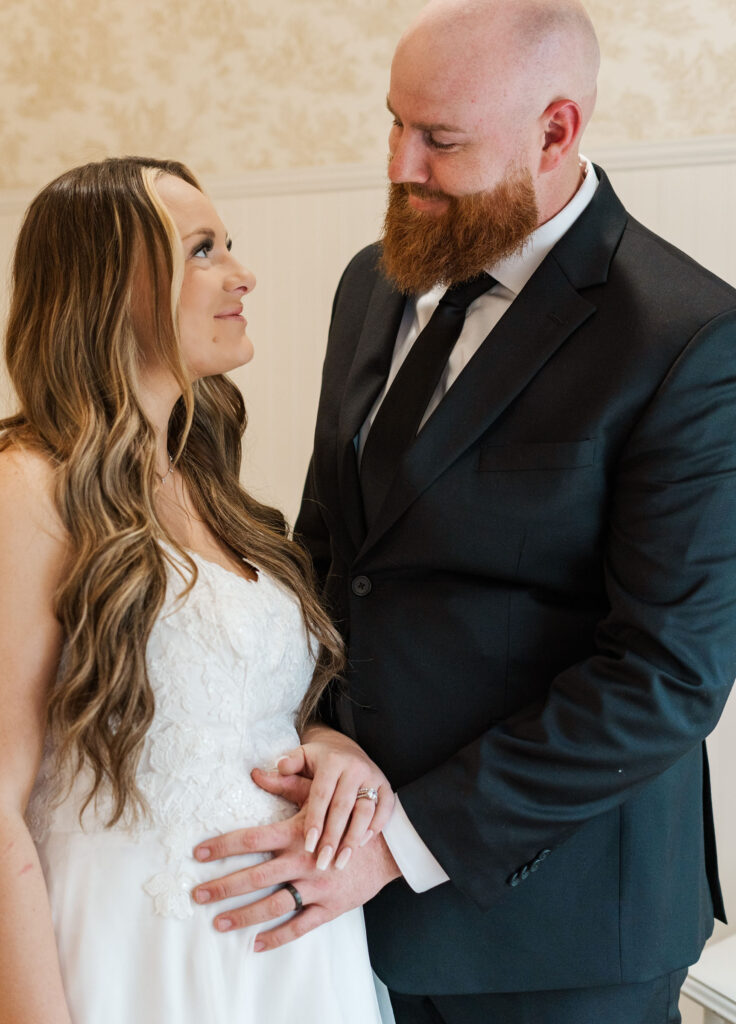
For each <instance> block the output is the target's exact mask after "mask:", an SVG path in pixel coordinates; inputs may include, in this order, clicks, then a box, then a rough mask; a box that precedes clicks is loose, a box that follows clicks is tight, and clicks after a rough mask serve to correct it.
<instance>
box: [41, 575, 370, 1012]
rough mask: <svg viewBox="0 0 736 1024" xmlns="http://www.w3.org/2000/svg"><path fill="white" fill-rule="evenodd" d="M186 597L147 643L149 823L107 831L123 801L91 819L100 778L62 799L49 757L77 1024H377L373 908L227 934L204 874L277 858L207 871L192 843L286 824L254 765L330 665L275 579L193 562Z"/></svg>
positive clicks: (52, 826)
mask: <svg viewBox="0 0 736 1024" xmlns="http://www.w3.org/2000/svg"><path fill="white" fill-rule="evenodd" d="M194 558H195V561H196V564H197V567H198V570H199V577H198V580H197V582H196V583H195V585H194V587H193V589H192V591H191V592H190V593H189V595H188V596H187V598H186V599H184V600H183V601H182V600H178V598H177V595H178V594H179V593H180V592H181V590H182V589H183V583H182V580H181V578H180V576H179V574H178V573H177V572H176V571H175V570H173V569H169V587H168V593H167V597H166V601H165V605H164V607H163V609H162V611H161V614H160V615H159V617H158V619H157V621H156V623H155V625H154V628H153V631H152V633H151V637H150V640H149V643H148V648H147V652H146V658H147V665H148V673H149V679H150V682H151V686H152V688H153V692H154V695H155V702H156V711H155V715H154V719H153V722H152V725H151V727H150V729H149V731H148V734H147V736H146V739H145V746H144V750H143V756H142V758H141V762H140V766H139V769H138V776H137V779H138V784H139V786H140V789H141V791H142V792H143V794H144V795H145V797H146V799H147V801H148V805H149V808H150V816H149V819H148V820H144V821H142V822H139V823H137V824H130V823H128V824H119V825H116V826H115V827H114V828H111V829H106V828H105V827H104V822H105V820H106V816H107V814H108V812H109V803H107V801H106V800H101V801H98V802H97V804H96V806H94V807H92V806H91V807H89V808H88V809H87V810H86V812H85V814H84V816H83V819H82V825H80V821H79V810H80V807H81V804H82V801H83V796H84V794H85V792H86V784H87V781H88V780H86V779H85V778H79V779H78V780H77V781H76V782H75V784H74V785H73V788H72V790H71V792H70V793H69V794H68V795H66V796H64V797H63V799H62V800H61V802H60V803H59V802H58V797H56V796H55V794H56V793H57V787H56V786H55V785H54V783H53V780H52V779H51V777H50V776H51V772H50V756H51V752H50V751H47V753H46V755H45V757H44V762H43V764H42V767H41V772H40V774H39V777H38V779H37V781H36V785H35V788H34V792H33V795H32V798H31V802H30V804H29V810H28V823H29V827H30V829H31V832H32V834H33V836H34V839H35V840H36V844H37V847H38V850H39V853H40V857H41V863H42V866H43V870H44V874H45V877H46V883H47V886H48V891H49V899H50V902H51V910H52V915H53V921H54V928H55V931H56V938H57V944H58V948H59V957H60V961H61V971H62V975H63V980H64V985H65V990H66V993H67V999H68V1003H69V1008H70V1011H71V1015H72V1019H73V1021H74V1024H282V1022H283V1024H287V1022H289V1024H291V1022H295V1021H298V1022H299V1024H378V1022H380V1020H381V1017H380V1014H379V1010H378V1005H377V1001H376V994H375V988H374V984H373V977H372V972H371V969H370V965H369V962H368V953H367V949H366V943H365V932H364V927H363V917H362V911H360V910H354V911H351V912H350V913H348V914H345V915H343V916H342V917H339V918H337V919H336V920H334V921H332V922H330V923H329V924H326V925H323V926H322V927H321V928H318V929H316V930H315V931H312V932H310V933H309V934H307V935H306V936H304V937H302V938H301V939H299V940H297V941H296V942H293V943H289V944H287V945H286V946H283V947H281V948H279V949H277V950H273V951H269V952H263V953H255V952H254V950H253V943H254V938H255V935H256V933H257V932H258V931H259V930H261V929H262V928H265V927H267V926H263V925H261V926H258V927H252V928H249V929H244V930H240V931H234V932H230V933H224V934H220V933H218V932H216V931H215V929H214V927H213V925H212V921H213V918H214V916H215V914H217V913H220V912H222V911H224V910H226V909H228V908H230V907H237V906H242V905H243V903H245V902H246V899H244V898H243V897H239V898H235V899H231V900H227V901H223V902H221V903H218V904H215V905H212V906H203V907H202V906H197V905H195V904H194V903H193V902H192V900H191V898H190V891H191V889H192V887H193V886H194V885H195V884H198V883H201V882H204V881H206V880H207V879H210V878H213V877H218V876H220V875H223V874H225V873H230V872H232V871H235V870H237V869H239V868H241V867H245V866H247V865H249V864H253V863H255V862H257V861H258V860H262V859H263V858H262V857H260V856H258V855H252V854H251V855H242V856H238V857H233V858H230V859H229V860H227V861H221V862H219V863H216V864H209V865H205V864H200V863H198V862H197V861H195V860H194V858H193V857H192V847H193V846H194V845H195V844H196V843H198V842H200V841H202V840H203V839H206V838H207V837H209V836H212V835H214V834H216V833H219V832H228V831H231V830H232V829H235V828H242V827H244V826H247V825H258V824H263V823H266V822H273V821H276V820H279V819H283V818H286V817H288V816H290V815H291V814H293V813H294V808H293V806H292V805H291V804H289V803H287V802H286V801H285V800H283V799H281V798H279V797H274V796H272V795H270V794H268V793H265V792H264V791H263V790H261V789H259V788H258V787H257V786H256V785H255V784H254V783H253V782H252V780H251V778H250V771H251V769H252V768H253V767H254V766H260V767H267V766H272V765H273V764H274V762H275V760H276V758H277V757H278V756H279V755H281V754H282V753H284V752H285V751H286V750H289V749H290V748H292V747H294V746H296V745H297V744H298V738H297V734H296V732H295V730H294V725H293V722H294V716H295V712H296V709H297V708H298V706H299V703H300V701H301V698H302V696H303V694H304V691H305V689H306V687H307V684H308V682H309V679H310V677H311V675H312V669H313V661H312V655H311V653H310V650H309V645H308V643H307V638H306V633H305V630H304V626H303V624H302V618H301V614H300V611H299V608H298V605H297V602H296V600H295V599H294V597H293V596H291V595H290V594H288V593H287V592H286V591H285V589H284V588H282V587H281V586H280V585H279V584H277V583H276V582H275V581H274V580H273V579H271V578H270V577H269V576H268V575H267V574H266V573H264V572H261V573H260V574H259V579H258V580H257V582H249V581H248V580H246V579H245V578H244V577H241V576H238V575H236V574H235V573H234V572H230V571H229V570H227V569H225V568H223V567H221V566H219V565H216V564H215V563H212V562H208V561H206V560H205V559H202V558H200V557H199V556H194Z"/></svg>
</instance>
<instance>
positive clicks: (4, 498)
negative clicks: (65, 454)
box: [0, 445, 66, 543]
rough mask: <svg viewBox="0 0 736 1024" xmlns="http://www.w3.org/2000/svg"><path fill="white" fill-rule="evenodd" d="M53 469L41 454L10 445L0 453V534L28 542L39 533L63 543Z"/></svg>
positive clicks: (54, 471)
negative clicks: (5, 532) (55, 498)
mask: <svg viewBox="0 0 736 1024" xmlns="http://www.w3.org/2000/svg"><path fill="white" fill-rule="evenodd" d="M56 472H57V471H56V467H55V466H54V464H53V463H52V462H51V460H50V459H49V458H48V457H47V456H46V455H44V454H43V453H42V452H40V451H37V450H35V449H33V448H28V447H25V446H22V447H21V446H19V445H10V446H8V447H7V448H5V449H4V450H2V451H0V531H2V530H6V531H9V532H10V533H12V534H13V535H14V536H15V537H16V539H18V538H20V537H25V538H27V539H28V540H29V541H30V540H31V539H32V538H33V537H34V536H37V535H38V534H39V533H42V534H44V535H47V536H48V537H49V539H52V540H55V541H57V542H60V543H65V541H66V531H65V529H64V527H63V525H62V523H61V520H60V518H59V514H58V512H57V510H56V504H55V501H54V490H55V486H56Z"/></svg>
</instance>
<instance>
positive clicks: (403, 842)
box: [356, 156, 598, 892]
mask: <svg viewBox="0 0 736 1024" xmlns="http://www.w3.org/2000/svg"><path fill="white" fill-rule="evenodd" d="M581 166H582V167H583V170H584V177H583V180H582V183H581V185H580V187H579V189H578V190H577V192H576V193H575V195H574V196H573V197H572V199H571V200H570V202H569V203H568V204H567V206H565V207H564V208H563V209H562V210H560V212H559V213H558V214H557V215H556V216H555V217H553V218H552V219H551V220H548V221H547V222H546V223H545V224H542V225H541V226H540V227H538V228H537V229H536V231H534V232H533V233H532V234H531V235H530V237H529V239H528V240H527V242H526V243H525V244H524V248H523V249H522V251H521V252H519V253H517V254H516V255H514V256H510V257H509V258H508V259H505V260H501V261H500V262H499V263H496V264H495V266H492V267H487V268H486V270H487V271H488V273H489V274H491V275H492V276H493V277H494V278H495V279H496V281H497V282H498V283H497V284H495V285H494V286H493V288H491V289H490V291H488V292H485V294H483V295H481V296H480V297H479V298H477V299H476V300H475V302H473V303H471V305H470V306H469V307H468V311H467V314H466V317H465V323H464V325H463V329H462V331H461V333H460V337H459V338H458V340H457V342H456V343H455V345H454V347H453V349H452V351H451V352H450V356H449V358H448V360H447V366H446V367H445V370H444V372H443V374H442V377H441V379H440V382H439V384H438V385H437V389H436V391H435V392H434V394H433V396H432V398H431V400H430V402H429V405H428V406H427V411H426V413H425V414H424V418H423V420H422V422H421V424H420V426H419V429H420V430H421V429H422V427H423V426H424V424H425V423H426V421H427V420H428V419H429V417H430V416H431V415H432V413H433V412H434V410H435V409H436V408H437V406H438V405H439V404H440V402H441V401H442V399H443V398H444V396H445V394H446V393H447V391H448V390H449V389H450V388H451V387H452V385H453V384H454V383H455V381H456V380H457V378H458V377H459V376H460V374H461V373H462V371H463V370H464V368H465V367H466V366H467V364H468V363H469V362H470V360H471V359H472V358H473V356H474V355H475V353H476V352H477V351H478V349H479V348H480V346H481V345H482V344H483V341H484V340H485V338H486V337H487V335H488V333H489V332H490V331H491V330H492V329H493V328H494V327H495V326H496V324H497V323H498V321H499V320H500V319H501V317H502V316H503V314H504V313H505V312H506V310H507V309H508V308H509V306H510V305H511V303H512V302H513V301H514V299H515V298H516V296H517V295H518V294H519V292H520V291H521V290H522V288H523V287H524V285H525V284H526V283H527V281H528V280H529V278H530V277H531V276H532V274H533V273H534V272H535V270H536V269H537V268H538V267H539V265H540V264H541V262H542V260H543V259H544V258H545V256H546V255H547V254H548V253H549V251H550V250H551V249H552V248H553V247H554V246H555V245H556V244H557V242H559V240H560V239H561V238H562V236H563V235H564V234H565V233H566V232H567V231H568V230H569V229H570V228H571V227H572V225H573V224H574V222H575V221H576V220H577V219H578V217H579V216H580V214H581V213H582V212H583V210H584V209H585V208H586V206H587V205H588V203H589V202H590V201H591V199H592V198H593V196H594V194H595V190H596V188H597V187H598V178H597V176H596V173H595V170H594V168H593V165H592V164H591V162H590V161H589V160H588V159H587V158H586V157H582V156H581ZM446 290H447V286H446V285H437V286H436V287H435V288H432V290H431V291H429V292H426V293H425V294H424V295H420V296H418V298H417V299H416V300H411V299H409V300H407V303H406V308H405V310H404V316H403V318H402V321H401V325H400V327H399V333H398V335H397V336H396V344H395V346H394V354H393V357H392V360H391V368H390V370H389V374H388V377H387V379H386V384H385V386H384V388H383V390H382V391H381V393H380V395H379V396H378V398H377V399H376V401H375V403H374V405H373V408H372V409H371V411H370V413H369V414H368V418H367V419H366V421H365V423H364V424H363V426H362V427H361V430H360V433H359V434H358V437H357V439H356V440H357V448H358V458H360V457H361V456H362V454H363V446H364V445H365V440H366V437H367V436H368V431H369V430H370V428H371V425H372V423H373V420H374V419H375V416H376V413H377V412H378V410H379V408H380V406H381V402H382V401H383V399H384V397H385V395H386V392H387V391H388V389H389V388H390V386H391V384H392V383H393V380H394V378H395V377H396V374H397V373H398V372H399V369H400V367H401V364H402V363H403V361H404V360H405V359H406V357H407V355H408V353H409V350H410V349H411V347H412V345H413V344H414V342H415V341H416V339H417V337H418V335H419V334H420V332H421V331H423V330H424V328H425V327H426V326H427V323H428V322H429V318H430V317H431V316H432V314H433V313H434V311H435V309H436V308H437V305H438V303H439V301H440V299H441V298H442V296H443V295H444V294H445V291H446ZM383 835H384V838H385V840H386V843H387V844H388V847H389V849H390V850H391V853H392V855H393V858H394V860H395V861H396V863H397V865H398V867H399V870H400V871H401V873H402V875H403V876H404V878H405V879H406V882H407V883H408V885H410V886H411V888H412V889H413V890H414V892H424V891H425V890H427V889H431V888H433V887H434V886H435V885H440V883H442V882H447V881H449V876H448V875H447V873H446V872H445V870H444V868H443V867H442V866H441V864H440V863H439V861H438V860H437V859H436V858H435V857H434V856H433V855H432V853H431V852H430V850H429V848H428V847H427V845H426V844H425V843H424V841H423V839H422V838H421V837H420V835H419V833H418V832H417V831H416V829H415V828H414V826H413V825H412V823H411V822H410V821H409V818H408V817H407V814H406V811H405V810H404V808H403V807H402V806H401V803H400V801H399V799H398V797H397V799H396V805H395V807H394V811H393V814H392V815H391V819H390V821H389V822H388V824H387V825H386V827H385V828H384V830H383Z"/></svg>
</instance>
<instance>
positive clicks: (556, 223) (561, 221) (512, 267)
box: [407, 154, 598, 330]
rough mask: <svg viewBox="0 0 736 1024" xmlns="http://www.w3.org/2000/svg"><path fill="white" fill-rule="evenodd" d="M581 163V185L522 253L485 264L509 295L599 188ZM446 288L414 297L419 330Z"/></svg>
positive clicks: (593, 175) (586, 163) (583, 159)
mask: <svg viewBox="0 0 736 1024" xmlns="http://www.w3.org/2000/svg"><path fill="white" fill-rule="evenodd" d="M580 163H581V165H582V166H583V168H584V171H585V175H584V177H583V180H582V182H581V184H580V187H579V188H578V190H577V192H576V193H575V195H574V196H573V197H572V199H571V200H570V202H569V203H568V204H567V206H563V208H562V209H561V210H560V212H559V213H558V214H556V215H555V216H554V217H552V219H551V220H548V221H546V222H545V223H544V224H540V226H539V227H538V228H537V229H536V230H535V231H533V232H532V234H531V235H530V236H529V238H527V240H526V242H525V243H524V247H523V248H522V250H521V252H517V253H515V254H514V255H513V256H509V257H508V258H507V259H505V260H499V262H498V263H496V264H495V265H494V266H492V267H486V271H487V272H488V273H489V274H490V275H491V276H492V277H494V278H495V279H496V281H498V283H499V285H501V286H502V287H503V288H504V289H505V290H506V292H508V293H510V295H512V296H516V295H518V293H519V292H520V291H521V289H522V288H523V287H524V285H525V284H526V283H527V281H528V280H529V278H530V277H531V276H532V274H533V273H534V271H535V270H536V269H537V267H538V266H539V265H540V264H541V262H542V260H543V259H544V257H545V256H546V255H547V253H548V252H549V251H550V250H551V249H553V248H554V247H555V245H557V243H558V242H559V240H560V239H561V238H562V236H563V235H564V234H566V232H567V231H569V230H570V228H571V227H572V226H573V224H574V223H575V221H576V220H577V219H578V217H579V216H580V214H581V213H582V212H583V210H584V209H585V208H586V206H587V205H588V203H589V202H590V201H591V199H592V198H593V196H594V195H595V190H596V189H597V188H598V175H597V174H596V173H595V168H594V167H593V164H592V163H591V162H590V160H588V158H587V157H585V156H583V155H582V154H581V155H580ZM446 291H447V285H445V284H437V285H435V286H434V288H431V289H430V290H429V291H428V292H424V294H423V295H418V296H417V298H416V299H415V304H414V311H415V312H416V316H417V320H418V323H419V329H420V330H421V329H422V328H423V327H425V326H426V324H427V321H428V320H429V318H430V316H431V315H432V313H433V312H434V310H435V309H436V307H437V303H438V302H439V301H440V299H441V298H442V296H443V295H444V294H445V292H446ZM407 306H408V304H407Z"/></svg>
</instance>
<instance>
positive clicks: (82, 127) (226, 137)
mask: <svg viewBox="0 0 736 1024" xmlns="http://www.w3.org/2000/svg"><path fill="white" fill-rule="evenodd" d="M421 6H422V0H309V3H306V2H305V0H271V2H270V3H263V0H210V2H209V3H207V4H203V3H202V2H201V0H162V2H161V3H160V4H155V5H154V4H150V3H147V2H146V0H95V2H94V3H90V2H89V0H22V2H21V0H5V2H4V3H3V4H2V5H0V93H1V94H2V97H3V102H2V115H1V116H0V150H1V152H2V162H1V163H0V188H28V187H35V186H37V185H40V184H42V183H43V182H45V181H47V180H48V179H49V178H50V177H52V176H53V175H54V174H56V173H57V172H58V171H60V170H62V169H64V168H65V167H68V166H70V165H72V164H74V163H78V162H81V161H83V160H85V159H92V158H96V157H99V156H102V155H105V154H112V153H123V152H137V153H147V154H151V155H167V156H174V157H178V158H180V159H184V160H185V161H187V162H188V163H191V165H192V166H193V168H194V169H195V170H196V171H197V172H198V173H200V174H201V175H202V176H203V178H204V179H205V180H206V179H207V178H208V177H210V178H211V177H213V176H218V177H219V176H232V175H236V174H239V173H240V172H242V171H246V170H256V169H260V170H263V169H270V168H287V167H309V166H316V165H322V164H341V163H370V162H377V161H381V160H382V159H383V155H384V153H385V147H386V141H385V137H386V132H387V130H388V115H387V113H386V111H385V109H384V96H385V92H386V87H387V80H388V67H389V63H390V59H391V53H392V50H393V46H394V43H395V41H396V38H397V37H398V35H399V34H400V32H401V30H402V28H403V27H404V26H405V25H406V23H407V22H408V21H409V20H410V18H411V17H412V16H413V15H414V14H415V12H416V11H417V10H419V8H420V7H421ZM589 7H590V10H591V14H592V15H593V18H594V20H595V22H596V24H597V26H598V29H599V32H600V36H601V40H602V43H603V50H604V54H605V64H604V71H603V75H602V80H601V94H600V103H599V110H598V114H597V117H596V120H595V121H594V123H593V125H592V126H591V129H590V137H591V138H592V139H593V140H594V141H595V142H596V143H597V144H600V143H605V144H612V143H622V142H633V141H637V140H642V139H647V140H672V139H678V138H689V137H693V136H698V135H714V134H716V135H717V134H731V133H736V24H735V19H734V17H733V15H734V0H589Z"/></svg>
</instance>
